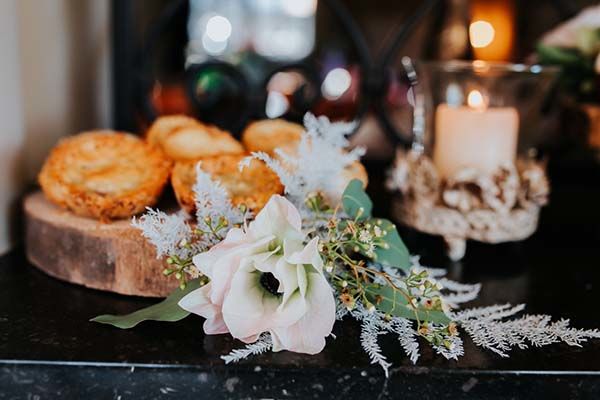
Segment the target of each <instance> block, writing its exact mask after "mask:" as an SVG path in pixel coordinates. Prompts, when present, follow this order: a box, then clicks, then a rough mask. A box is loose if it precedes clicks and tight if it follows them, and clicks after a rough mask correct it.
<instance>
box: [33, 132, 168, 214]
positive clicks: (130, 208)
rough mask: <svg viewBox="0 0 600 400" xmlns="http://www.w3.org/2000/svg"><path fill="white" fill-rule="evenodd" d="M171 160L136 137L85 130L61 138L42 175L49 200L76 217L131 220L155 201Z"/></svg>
mask: <svg viewBox="0 0 600 400" xmlns="http://www.w3.org/2000/svg"><path fill="white" fill-rule="evenodd" d="M170 169H171V162H170V161H169V160H168V159H166V158H165V156H164V155H163V154H162V152H161V151H160V150H159V149H157V148H154V147H152V146H151V145H149V144H147V143H145V142H144V141H142V140H141V139H139V138H137V137H136V136H133V135H130V134H127V133H119V132H113V131H92V132H84V133H81V134H79V135H76V136H72V137H69V138H66V139H63V140H61V141H60V142H59V143H58V145H56V146H55V147H54V149H52V151H51V152H50V155H49V156H48V158H47V159H46V162H45V163H44V166H43V167H42V170H41V172H40V174H39V176H38V180H39V183H40V185H41V187H42V190H43V191H44V193H45V195H46V197H47V198H48V199H49V200H50V201H52V202H54V203H56V204H58V205H59V206H61V207H65V208H68V209H70V210H72V211H73V212H74V213H75V214H77V215H81V216H86V217H93V218H98V219H100V220H108V219H116V218H126V217H130V216H132V215H135V214H137V213H139V212H141V211H143V210H144V209H145V207H147V206H151V205H153V204H154V203H156V201H157V199H158V197H159V196H160V194H161V192H162V190H163V188H164V186H165V184H166V182H167V181H168V178H169V173H170Z"/></svg>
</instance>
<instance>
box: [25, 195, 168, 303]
mask: <svg viewBox="0 0 600 400" xmlns="http://www.w3.org/2000/svg"><path fill="white" fill-rule="evenodd" d="M24 209H25V219H26V234H25V246H26V253H27V258H28V259H29V261H30V262H31V263H33V264H34V265H35V266H37V267H38V268H39V269H41V270H42V271H44V272H45V273H47V274H48V275H51V276H53V277H55V278H58V279H62V280H65V281H68V282H72V283H77V284H80V285H84V286H87V287H90V288H94V289H100V290H108V291H111V292H116V293H120V294H126V295H136V296H147V297H164V296H166V295H168V294H169V293H170V292H171V291H172V290H173V289H175V288H176V287H177V284H178V282H177V280H176V279H174V278H171V279H170V278H167V277H165V276H164V275H163V274H162V270H163V269H164V265H165V264H164V260H160V259H157V258H156V253H155V251H154V247H153V246H152V245H151V244H150V243H148V242H147V241H146V239H145V238H144V237H143V236H142V235H141V234H140V231H139V230H137V229H135V228H133V227H131V225H130V221H129V220H119V221H113V222H109V223H101V222H99V221H97V220H95V219H90V218H84V217H79V216H77V215H75V214H73V213H71V212H69V211H67V210H64V209H62V208H60V207H57V206H55V205H54V204H52V203H51V202H49V201H48V200H47V199H46V198H45V197H44V194H43V193H42V192H39V191H38V192H35V193H32V194H30V195H28V196H27V197H26V198H25V202H24Z"/></svg>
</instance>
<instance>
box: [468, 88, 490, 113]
mask: <svg viewBox="0 0 600 400" xmlns="http://www.w3.org/2000/svg"><path fill="white" fill-rule="evenodd" d="M467 104H468V105H469V107H471V108H474V109H476V110H479V111H483V110H485V108H486V107H485V100H484V99H483V95H482V94H481V92H480V91H479V90H471V91H470V92H469V95H468V96H467Z"/></svg>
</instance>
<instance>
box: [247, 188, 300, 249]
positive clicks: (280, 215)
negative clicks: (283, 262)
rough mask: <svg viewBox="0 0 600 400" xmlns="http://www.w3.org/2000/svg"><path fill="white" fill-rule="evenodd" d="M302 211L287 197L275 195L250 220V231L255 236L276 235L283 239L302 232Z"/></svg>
mask: <svg viewBox="0 0 600 400" xmlns="http://www.w3.org/2000/svg"><path fill="white" fill-rule="evenodd" d="M301 226H302V218H301V217H300V213H299V212H298V210H297V209H296V207H294V205H293V204H292V203H290V202H289V200H287V199H286V198H285V197H283V196H280V195H273V196H271V199H269V201H268V202H267V204H266V205H265V206H264V207H263V209H262V210H260V212H259V213H258V214H257V215H256V217H255V218H254V221H252V222H250V225H249V227H248V231H249V232H250V234H251V235H252V236H253V237H254V238H260V237H263V236H266V235H275V236H277V237H278V238H280V239H283V238H285V237H287V236H289V235H294V236H297V235H298V234H300V233H301Z"/></svg>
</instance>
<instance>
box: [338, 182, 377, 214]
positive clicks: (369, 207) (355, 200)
mask: <svg viewBox="0 0 600 400" xmlns="http://www.w3.org/2000/svg"><path fill="white" fill-rule="evenodd" d="M342 205H343V206H344V211H346V214H348V215H349V216H350V217H351V218H356V219H357V220H359V221H361V220H364V219H367V218H370V217H371V212H372V211H373V202H372V201H371V199H370V198H369V195H368V194H367V193H366V192H365V190H364V189H363V183H362V182H361V181H360V180H358V179H352V180H351V181H350V183H349V184H348V186H346V189H345V190H344V194H343V195H342ZM361 208H362V213H360V212H359V210H360V209H361ZM359 213H360V215H359Z"/></svg>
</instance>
